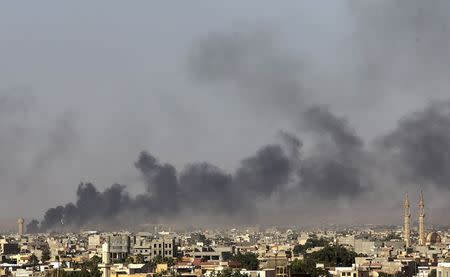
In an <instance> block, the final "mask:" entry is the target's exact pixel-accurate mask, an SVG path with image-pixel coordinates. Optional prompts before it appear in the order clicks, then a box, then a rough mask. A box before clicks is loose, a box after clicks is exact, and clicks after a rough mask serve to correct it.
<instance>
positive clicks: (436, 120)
mask: <svg viewBox="0 0 450 277" xmlns="http://www.w3.org/2000/svg"><path fill="white" fill-rule="evenodd" d="M379 143H380V144H381V146H382V148H383V149H384V150H385V151H386V153H385V154H386V155H387V154H389V155H391V156H392V165H393V166H394V167H395V168H396V169H397V171H396V173H397V176H398V177H399V178H400V179H401V180H402V181H406V182H410V183H416V184H417V183H420V184H422V185H430V184H431V185H437V186H439V187H441V188H447V189H448V188H450V186H449V180H450V102H445V103H433V104H431V105H429V106H428V107H427V108H425V109H424V110H423V111H420V112H415V113H413V114H411V115H409V116H407V117H405V118H403V119H401V120H400V121H399V122H398V125H397V127H396V128H395V130H393V131H392V132H391V133H390V134H388V135H386V136H384V137H382V138H380V141H379Z"/></svg>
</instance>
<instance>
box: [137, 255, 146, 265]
mask: <svg viewBox="0 0 450 277" xmlns="http://www.w3.org/2000/svg"><path fill="white" fill-rule="evenodd" d="M135 262H136V263H137V264H143V263H145V259H144V256H143V255H142V254H137V255H136V257H135Z"/></svg>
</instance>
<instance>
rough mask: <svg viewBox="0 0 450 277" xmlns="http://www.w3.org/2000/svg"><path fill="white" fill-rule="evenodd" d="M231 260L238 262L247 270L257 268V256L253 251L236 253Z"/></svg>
mask: <svg viewBox="0 0 450 277" xmlns="http://www.w3.org/2000/svg"><path fill="white" fill-rule="evenodd" d="M231 260H232V261H235V262H238V263H239V264H240V265H241V267H242V268H245V269H247V270H257V269H258V268H259V260H258V256H257V255H256V254H255V253H245V254H242V253H240V252H239V253H237V254H236V255H234V256H233V257H232V258H231Z"/></svg>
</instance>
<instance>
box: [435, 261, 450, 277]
mask: <svg viewBox="0 0 450 277" xmlns="http://www.w3.org/2000/svg"><path fill="white" fill-rule="evenodd" d="M436 277H450V263H439V264H438V266H437V267H436Z"/></svg>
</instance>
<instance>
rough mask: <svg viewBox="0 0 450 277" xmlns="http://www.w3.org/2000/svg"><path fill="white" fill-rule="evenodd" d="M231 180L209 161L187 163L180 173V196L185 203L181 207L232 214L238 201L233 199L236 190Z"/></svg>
mask: <svg viewBox="0 0 450 277" xmlns="http://www.w3.org/2000/svg"><path fill="white" fill-rule="evenodd" d="M231 182H232V176H231V175H230V174H227V173H226V172H224V171H223V170H222V169H220V168H218V167H216V166H214V165H211V164H209V163H206V162H203V163H194V164H189V165H187V166H186V167H185V168H184V170H183V171H182V172H181V174H180V183H181V184H182V187H181V193H180V198H181V200H182V201H183V202H184V203H185V204H184V205H183V207H191V209H193V210H196V211H207V212H208V211H210V212H212V213H226V214H232V213H233V210H236V209H239V208H240V206H239V204H240V203H239V202H238V201H234V199H233V195H234V193H235V192H236V191H234V190H233V187H232V184H231ZM199 192H201V193H199Z"/></svg>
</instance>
